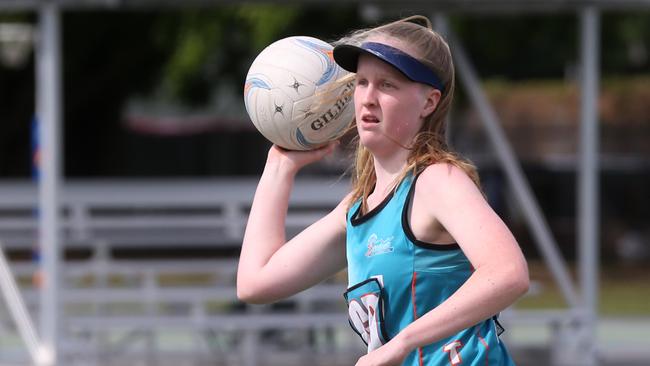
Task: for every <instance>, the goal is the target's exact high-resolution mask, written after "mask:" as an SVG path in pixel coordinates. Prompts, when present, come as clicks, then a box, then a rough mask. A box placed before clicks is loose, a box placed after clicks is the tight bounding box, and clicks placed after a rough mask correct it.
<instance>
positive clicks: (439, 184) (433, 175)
mask: <svg viewBox="0 0 650 366" xmlns="http://www.w3.org/2000/svg"><path fill="white" fill-rule="evenodd" d="M418 180H419V181H420V182H421V186H426V187H427V191H431V192H438V193H440V192H446V193H449V190H450V189H451V190H454V191H456V190H458V189H460V190H463V189H470V190H474V189H476V188H477V187H476V185H475V184H474V181H472V178H470V176H469V175H468V174H467V172H465V171H464V170H463V169H461V168H459V167H457V166H455V165H453V164H449V163H437V164H432V165H429V166H428V167H426V168H425V169H424V171H423V172H422V174H421V175H420V177H419V179H418Z"/></svg>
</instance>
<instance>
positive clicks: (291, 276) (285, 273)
mask: <svg viewBox="0 0 650 366" xmlns="http://www.w3.org/2000/svg"><path fill="white" fill-rule="evenodd" d="M334 146H335V145H334V144H330V145H328V146H327V147H324V148H321V149H318V150H315V151H308V152H288V151H284V150H282V149H279V148H277V147H276V146H274V147H272V148H271V150H270V151H269V154H268V159H267V162H266V166H265V167H264V172H263V173H262V176H261V178H260V182H259V184H258V187H257V191H256V192H255V198H254V200H253V205H252V207H251V211H250V216H249V218H248V224H247V225H246V232H245V234H244V242H243V245H242V250H241V255H240V258H239V267H238V270H237V296H238V297H239V298H240V299H241V300H242V301H245V302H249V303H269V302H274V301H277V300H280V299H283V298H285V297H288V296H291V295H293V294H295V293H298V292H300V291H302V290H304V289H306V288H308V287H311V286H313V285H315V284H317V283H319V282H321V281H322V280H324V279H326V278H327V277H329V276H331V275H333V274H335V273H336V272H338V271H340V270H341V269H343V268H344V267H345V204H344V202H345V199H344V200H343V201H341V203H340V204H339V205H338V206H337V207H336V208H335V209H334V210H333V211H331V212H330V213H329V214H328V215H326V216H325V217H323V218H322V219H320V220H319V221H317V222H316V223H314V224H312V225H311V226H309V227H308V228H307V229H305V230H303V231H302V232H301V233H300V234H298V235H297V236H296V237H294V238H293V239H291V240H290V241H289V242H287V241H286V237H285V219H286V215H287V209H288V202H289V196H290V194H291V190H292V188H293V183H294V177H295V175H296V173H297V172H298V171H299V170H300V168H302V167H303V166H305V165H307V164H309V163H312V162H314V161H317V160H319V159H321V158H322V157H323V156H325V155H326V154H329V153H330V152H331V151H332V150H333V149H334Z"/></svg>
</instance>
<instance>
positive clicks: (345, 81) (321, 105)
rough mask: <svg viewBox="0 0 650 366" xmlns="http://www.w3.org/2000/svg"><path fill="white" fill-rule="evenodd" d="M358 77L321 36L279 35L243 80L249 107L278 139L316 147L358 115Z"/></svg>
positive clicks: (260, 124)
mask: <svg viewBox="0 0 650 366" xmlns="http://www.w3.org/2000/svg"><path fill="white" fill-rule="evenodd" d="M353 80H354V79H353V78H352V77H351V75H350V74H349V73H348V72H347V71H345V70H343V69H342V68H340V67H339V66H338V65H337V64H336V63H335V62H334V58H333V56H332V46H331V45H330V44H328V43H327V42H323V41H321V40H319V39H317V38H313V37H306V36H294V37H288V38H283V39H280V40H278V41H276V42H274V43H272V44H271V45H269V46H268V47H266V48H265V49H264V50H262V52H260V54H259V55H258V56H257V57H256V58H255V60H254V61H253V64H252V65H251V67H250V69H249V70H248V75H247V76H246V83H245V84H244V103H245V105H246V111H247V112H248V115H249V116H250V118H251V120H252V122H253V124H254V125H255V127H256V128H257V129H258V130H259V131H260V132H261V133H262V135H264V137H266V138H267V139H268V140H269V141H271V142H273V143H274V144H276V145H278V146H281V147H283V148H285V149H289V150H312V149H315V148H317V147H319V146H322V145H325V144H327V143H328V142H329V141H331V140H334V139H337V138H338V137H340V136H341V135H342V134H343V133H344V132H345V131H346V130H347V128H348V127H349V126H350V124H351V122H352V120H353V119H354V105H353V102H352V89H353V88H354V81H353Z"/></svg>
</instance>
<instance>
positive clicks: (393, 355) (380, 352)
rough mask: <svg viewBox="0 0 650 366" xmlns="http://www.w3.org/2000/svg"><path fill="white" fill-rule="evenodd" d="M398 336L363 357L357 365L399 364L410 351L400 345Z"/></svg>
mask: <svg viewBox="0 0 650 366" xmlns="http://www.w3.org/2000/svg"><path fill="white" fill-rule="evenodd" d="M396 339H397V338H395V339H393V340H391V341H390V342H388V343H386V344H385V345H383V346H381V347H379V348H377V349H376V350H374V351H372V352H370V353H368V354H367V355H365V356H363V357H361V358H360V359H359V360H358V361H357V363H356V364H355V366H399V365H401V364H402V362H404V359H405V358H406V356H407V355H408V352H407V351H406V350H405V348H404V347H400V346H399V344H398V342H397V341H396Z"/></svg>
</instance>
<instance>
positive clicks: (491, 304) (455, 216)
mask: <svg viewBox="0 0 650 366" xmlns="http://www.w3.org/2000/svg"><path fill="white" fill-rule="evenodd" d="M415 195H416V199H417V200H419V201H420V202H424V204H423V205H422V206H421V207H425V208H424V209H423V210H422V211H420V212H418V213H419V214H424V215H426V216H427V217H428V218H429V219H431V220H438V221H439V222H440V223H441V224H442V225H443V226H444V227H445V228H446V229H447V231H448V232H449V233H450V234H451V235H452V236H453V237H454V239H455V240H456V242H457V243H458V244H459V245H460V247H461V249H462V250H463V252H464V253H465V255H466V256H467V257H468V259H469V260H470V262H471V263H472V266H473V267H474V268H475V270H474V272H473V273H472V275H471V276H470V277H469V279H468V280H467V281H466V282H465V283H464V284H463V285H462V286H461V287H460V288H459V289H458V290H457V291H456V292H455V293H454V294H453V295H452V296H451V297H449V298H448V299H447V300H446V301H444V302H443V303H442V304H440V305H439V306H437V307H436V308H434V309H432V310H431V311H429V312H428V313H426V314H425V315H423V316H422V317H420V318H419V319H417V320H416V321H414V322H413V323H411V324H410V325H409V326H407V327H406V328H404V329H403V330H402V331H401V332H400V333H399V334H398V335H397V336H396V337H395V338H393V339H392V340H391V341H390V342H388V343H387V344H386V345H384V346H383V347H380V348H379V349H377V350H375V351H374V352H373V353H375V352H376V353H375V354H373V353H370V354H368V355H367V356H364V357H362V358H361V359H360V360H359V363H358V364H357V365H370V364H381V365H393V364H398V363H400V362H401V360H402V359H403V358H404V357H406V355H408V353H410V352H411V351H413V350H414V349H416V348H418V347H422V346H425V345H427V344H431V343H433V342H436V341H438V340H440V339H442V338H445V337H448V336H451V335H453V334H455V333H457V332H459V331H461V330H462V329H466V328H468V327H471V326H473V325H475V324H477V323H479V322H481V321H483V320H485V319H488V318H490V317H491V316H493V315H495V314H497V313H499V312H500V311H502V310H504V309H505V308H506V307H508V306H510V305H511V304H512V303H513V302H514V301H515V300H517V299H518V298H519V297H520V296H521V295H523V294H524V293H525V292H526V291H527V289H528V268H527V265H526V261H525V259H524V257H523V254H522V253H521V250H520V248H519V245H518V244H517V242H516V240H515V238H514V237H513V235H512V234H511V232H510V231H509V230H508V228H507V227H506V225H505V224H504V223H503V221H502V220H501V219H500V218H499V217H498V215H497V214H496V213H495V212H494V211H493V210H492V209H491V208H490V206H489V205H488V203H487V202H486V201H485V199H484V198H483V196H482V194H481V193H480V191H479V190H478V188H477V187H476V186H475V185H474V183H473V182H472V181H471V179H469V177H467V175H466V174H465V173H464V172H463V171H462V170H460V169H458V168H456V167H452V166H449V165H446V164H440V165H433V166H430V167H428V168H427V169H426V170H425V171H424V172H423V173H422V175H421V176H420V178H419V183H418V185H417V186H416V192H415ZM375 362H377V363H375ZM382 362H384V363H382Z"/></svg>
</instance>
